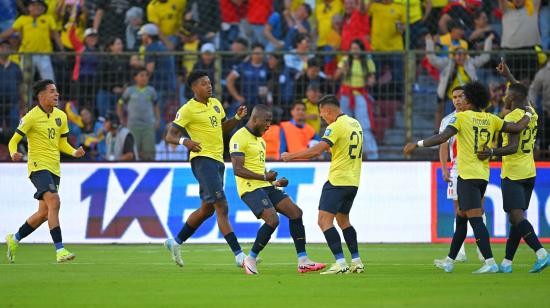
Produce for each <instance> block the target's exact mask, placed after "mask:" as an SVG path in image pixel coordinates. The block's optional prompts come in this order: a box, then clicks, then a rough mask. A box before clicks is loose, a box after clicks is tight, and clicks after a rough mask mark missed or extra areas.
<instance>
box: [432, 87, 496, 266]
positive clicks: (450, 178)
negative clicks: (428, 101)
mask: <svg viewBox="0 0 550 308" xmlns="http://www.w3.org/2000/svg"><path fill="white" fill-rule="evenodd" d="M451 94H452V97H453V106H454V107H455V111H453V112H451V113H450V114H448V115H447V116H445V117H444V118H443V120H441V125H440V127H439V133H442V132H443V131H444V130H445V128H447V125H449V122H450V121H451V119H453V118H454V117H455V115H456V113H457V112H462V111H464V110H463V108H464V106H463V105H464V88H462V86H457V87H455V88H453V90H452V92H451ZM457 154H458V153H457V144H456V137H455V136H452V137H451V138H450V139H449V140H448V141H445V142H444V143H443V144H441V145H440V146H439V161H440V162H441V173H442V174H443V179H444V180H445V182H447V183H448V186H447V199H451V200H453V205H454V209H455V214H456V212H457V211H458V195H457V193H456V185H457V180H458V168H457V166H458V164H457V162H456V157H457ZM448 157H450V158H451V172H450V173H449V169H448V168H447V158H448ZM482 217H483V222H484V223H485V222H486V221H485V213H484V214H483V216H482ZM477 254H478V258H479V260H480V261H481V262H484V261H485V259H484V258H483V255H482V254H481V251H479V248H478V249H477ZM467 260H468V258H467V257H466V250H465V249H464V244H462V246H461V247H460V251H459V252H458V255H457V256H456V259H455V261H457V262H466V261H467ZM444 261H445V259H439V260H434V264H437V263H443V262H444Z"/></svg>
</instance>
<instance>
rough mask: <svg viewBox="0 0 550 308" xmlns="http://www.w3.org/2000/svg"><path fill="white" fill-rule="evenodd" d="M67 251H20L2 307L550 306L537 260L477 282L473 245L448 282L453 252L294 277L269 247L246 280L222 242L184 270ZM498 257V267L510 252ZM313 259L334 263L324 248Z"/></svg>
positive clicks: (391, 257)
mask: <svg viewBox="0 0 550 308" xmlns="http://www.w3.org/2000/svg"><path fill="white" fill-rule="evenodd" d="M67 248H68V249H70V250H71V251H73V252H74V253H75V254H76V255H77V258H76V259H75V260H74V261H73V262H70V263H67V264H55V262H54V261H55V258H54V257H55V253H54V248H53V246H52V245H33V244H22V245H21V246H20V248H19V250H18V254H17V259H16V263H15V264H7V262H6V261H5V258H3V262H1V263H0V307H69V306H70V307H101V308H104V307H168V306H171V307H285V308H286V307H316V308H320V307H367V306H369V307H445V308H447V307H462V308H464V307H499V308H502V307H521V308H527V307H550V269H547V270H546V271H544V272H542V273H539V274H528V273H527V271H528V270H529V269H530V267H531V265H532V263H533V261H534V254H533V253H532V252H531V251H530V249H529V248H528V247H526V246H525V244H522V245H521V246H520V249H519V251H518V254H517V256H516V259H515V264H514V273H512V274H489V275H480V276H478V275H473V274H471V272H472V271H474V270H476V269H478V268H479V267H480V263H479V262H478V261H477V255H476V253H475V248H474V246H473V245H472V244H469V245H468V246H467V252H468V254H469V258H470V260H469V261H468V262H466V263H463V264H457V266H456V267H455V272H454V273H452V274H446V273H443V272H442V271H441V270H439V269H436V268H435V267H434V266H433V265H432V261H433V259H434V258H440V257H444V256H445V255H446V253H447V249H448V245H443V244H361V246H360V252H361V254H362V256H363V260H364V261H365V265H366V272H365V273H363V274H349V275H338V276H325V275H319V273H316V272H314V273H307V274H299V273H297V271H296V259H295V252H294V248H293V246H292V245H289V244H270V245H269V246H267V247H266V249H265V250H264V251H263V252H262V254H261V256H262V258H263V262H262V263H261V264H260V265H259V267H258V270H259V271H260V275H258V276H247V275H245V274H244V271H243V270H242V269H240V268H237V267H236V266H235V264H234V257H233V255H232V254H231V252H230V251H229V248H228V247H227V245H221V244H220V245H192V244H191V245H185V246H184V247H183V249H182V251H183V258H184V262H185V266H184V267H183V268H179V267H177V266H176V265H175V264H174V263H172V261H171V259H170V256H169V254H168V252H167V250H166V249H165V248H164V247H162V246H161V245H67ZM244 248H246V251H248V250H249V249H250V245H245V247H244ZM0 249H2V253H4V252H5V245H0ZM344 249H345V246H344ZM493 251H494V252H495V255H496V257H497V260H498V262H500V261H501V260H502V257H503V253H504V245H493ZM308 253H309V256H310V258H312V259H314V260H316V261H318V262H331V261H332V257H331V254H330V252H329V249H328V247H327V246H326V245H321V244H316V245H308ZM347 257H348V258H349V255H347ZM348 260H349V259H348Z"/></svg>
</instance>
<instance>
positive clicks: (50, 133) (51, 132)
mask: <svg viewBox="0 0 550 308" xmlns="http://www.w3.org/2000/svg"><path fill="white" fill-rule="evenodd" d="M48 138H50V139H55V129H54V128H48Z"/></svg>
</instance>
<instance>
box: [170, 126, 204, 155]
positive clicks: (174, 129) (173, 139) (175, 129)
mask: <svg viewBox="0 0 550 308" xmlns="http://www.w3.org/2000/svg"><path fill="white" fill-rule="evenodd" d="M182 130H183V128H181V127H179V126H176V124H174V123H172V125H170V127H169V128H168V133H166V137H165V138H164V140H165V141H166V142H167V143H171V144H176V145H177V144H181V145H183V146H185V147H186V148H187V149H189V151H192V152H200V151H201V150H202V148H201V144H200V142H195V141H193V140H191V139H189V138H186V137H183V134H182Z"/></svg>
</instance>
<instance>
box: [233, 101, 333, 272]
mask: <svg viewBox="0 0 550 308" xmlns="http://www.w3.org/2000/svg"><path fill="white" fill-rule="evenodd" d="M272 118H273V115H272V113H271V109H270V108H269V107H267V106H266V105H256V106H255V107H254V109H253V110H252V115H251V117H250V120H249V121H248V123H247V124H246V126H245V127H243V128H241V129H239V130H238V131H237V132H236V133H235V135H233V137H232V138H231V141H230V142H229V145H230V152H231V161H232V163H233V172H234V173H235V178H236V182H237V191H238V193H239V196H240V197H241V199H242V200H243V201H244V203H246V205H248V207H249V208H250V210H252V212H253V213H254V215H256V218H261V219H263V220H264V222H265V223H264V224H263V225H262V226H261V227H260V229H259V230H258V234H257V236H256V240H255V241H254V245H253V246H252V250H251V252H250V255H249V256H248V257H246V258H245V260H244V266H243V267H244V269H245V272H246V273H247V274H249V275H253V274H258V270H257V269H256V257H257V256H258V254H259V253H260V251H261V250H262V249H263V248H264V247H265V246H266V245H267V243H268V241H269V239H270V238H271V235H272V234H273V232H274V231H275V228H277V226H278V225H279V216H278V215H277V212H279V213H282V214H283V215H285V216H286V217H288V219H289V227H290V234H291V236H292V239H293V240H294V246H295V247H296V253H297V254H298V272H300V273H306V272H310V271H318V270H320V269H323V268H325V265H324V264H322V263H316V262H313V261H311V260H310V259H309V258H308V257H307V253H306V233H305V229H304V224H303V222H302V210H301V209H300V208H299V207H298V206H297V205H296V204H295V203H294V202H292V200H291V199H290V197H289V196H287V195H286V194H285V193H284V192H283V191H281V190H280V189H277V188H275V187H274V186H276V187H286V186H287V185H288V180H287V179H285V178H281V179H279V180H278V181H276V178H277V172H275V171H269V172H266V169H265V151H266V145H265V141H264V140H263V139H262V136H263V134H264V133H265V132H266V131H267V130H268V129H269V126H270V125H271V121H272Z"/></svg>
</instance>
